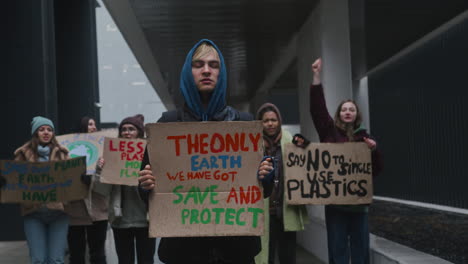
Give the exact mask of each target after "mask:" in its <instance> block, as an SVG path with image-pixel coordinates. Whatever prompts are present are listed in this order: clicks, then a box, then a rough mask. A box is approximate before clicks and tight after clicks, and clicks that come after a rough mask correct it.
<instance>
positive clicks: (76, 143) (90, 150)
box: [57, 129, 118, 175]
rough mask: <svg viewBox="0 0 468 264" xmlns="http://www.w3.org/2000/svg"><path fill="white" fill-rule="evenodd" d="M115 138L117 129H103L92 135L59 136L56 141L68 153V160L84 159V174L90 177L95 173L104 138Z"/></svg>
mask: <svg viewBox="0 0 468 264" xmlns="http://www.w3.org/2000/svg"><path fill="white" fill-rule="evenodd" d="M117 136H118V130H117V129H105V130H102V131H98V132H93V133H76V134H67V135H60V136H57V141H58V143H59V144H60V145H62V146H64V147H66V148H67V149H68V150H69V151H70V152H69V153H68V155H69V156H70V158H76V157H82V156H84V157H86V174H89V175H92V174H94V173H95V172H96V162H97V160H98V158H99V157H102V150H103V148H104V137H117Z"/></svg>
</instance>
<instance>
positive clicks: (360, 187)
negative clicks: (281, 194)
mask: <svg viewBox="0 0 468 264" xmlns="http://www.w3.org/2000/svg"><path fill="white" fill-rule="evenodd" d="M284 153H285V154H284V156H283V164H284V168H285V180H286V181H285V185H284V188H285V190H284V191H285V195H286V202H287V203H288V204H369V203H371V202H372V194H373V186H372V161H371V152H370V149H369V147H368V146H367V145H366V144H365V143H311V144H309V146H308V147H307V148H306V149H302V148H298V147H296V146H295V145H293V144H287V145H286V146H285V151H284Z"/></svg>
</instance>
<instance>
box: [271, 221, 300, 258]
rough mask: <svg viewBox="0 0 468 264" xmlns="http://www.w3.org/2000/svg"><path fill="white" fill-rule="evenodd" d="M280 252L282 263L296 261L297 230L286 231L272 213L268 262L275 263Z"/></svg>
mask: <svg viewBox="0 0 468 264" xmlns="http://www.w3.org/2000/svg"><path fill="white" fill-rule="evenodd" d="M276 252H278V257H279V262H280V263H281V264H295V263H296V232H290V231H284V225H283V223H282V222H281V220H280V219H278V218H277V217H276V216H275V215H270V243H269V248H268V263H269V264H274V263H275V257H276V256H275V255H276Z"/></svg>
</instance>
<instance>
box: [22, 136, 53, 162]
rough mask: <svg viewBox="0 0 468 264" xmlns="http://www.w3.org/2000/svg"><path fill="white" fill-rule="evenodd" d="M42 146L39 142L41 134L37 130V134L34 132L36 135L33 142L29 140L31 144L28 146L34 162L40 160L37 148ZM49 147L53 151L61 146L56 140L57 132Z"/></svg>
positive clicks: (32, 139)
mask: <svg viewBox="0 0 468 264" xmlns="http://www.w3.org/2000/svg"><path fill="white" fill-rule="evenodd" d="M40 144H41V142H40V140H39V132H38V130H36V132H34V134H33V135H32V138H31V140H29V142H28V143H27V145H26V146H27V147H28V148H29V149H31V151H32V153H33V157H34V160H37V159H38V156H39V155H38V154H37V146H39V145H40ZM47 145H48V146H49V147H50V149H51V150H52V149H54V148H58V147H59V146H60V144H59V143H58V141H57V138H55V131H54V135H53V136H52V138H51V139H50V142H49V143H48V144H47Z"/></svg>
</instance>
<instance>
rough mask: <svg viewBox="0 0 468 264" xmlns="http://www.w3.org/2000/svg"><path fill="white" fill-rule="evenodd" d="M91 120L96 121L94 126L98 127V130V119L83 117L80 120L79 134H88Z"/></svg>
mask: <svg viewBox="0 0 468 264" xmlns="http://www.w3.org/2000/svg"><path fill="white" fill-rule="evenodd" d="M89 120H94V124H95V125H96V130H97V124H96V119H94V118H92V117H89V116H83V117H82V118H81V120H80V127H79V130H78V132H80V133H88V124H89Z"/></svg>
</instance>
